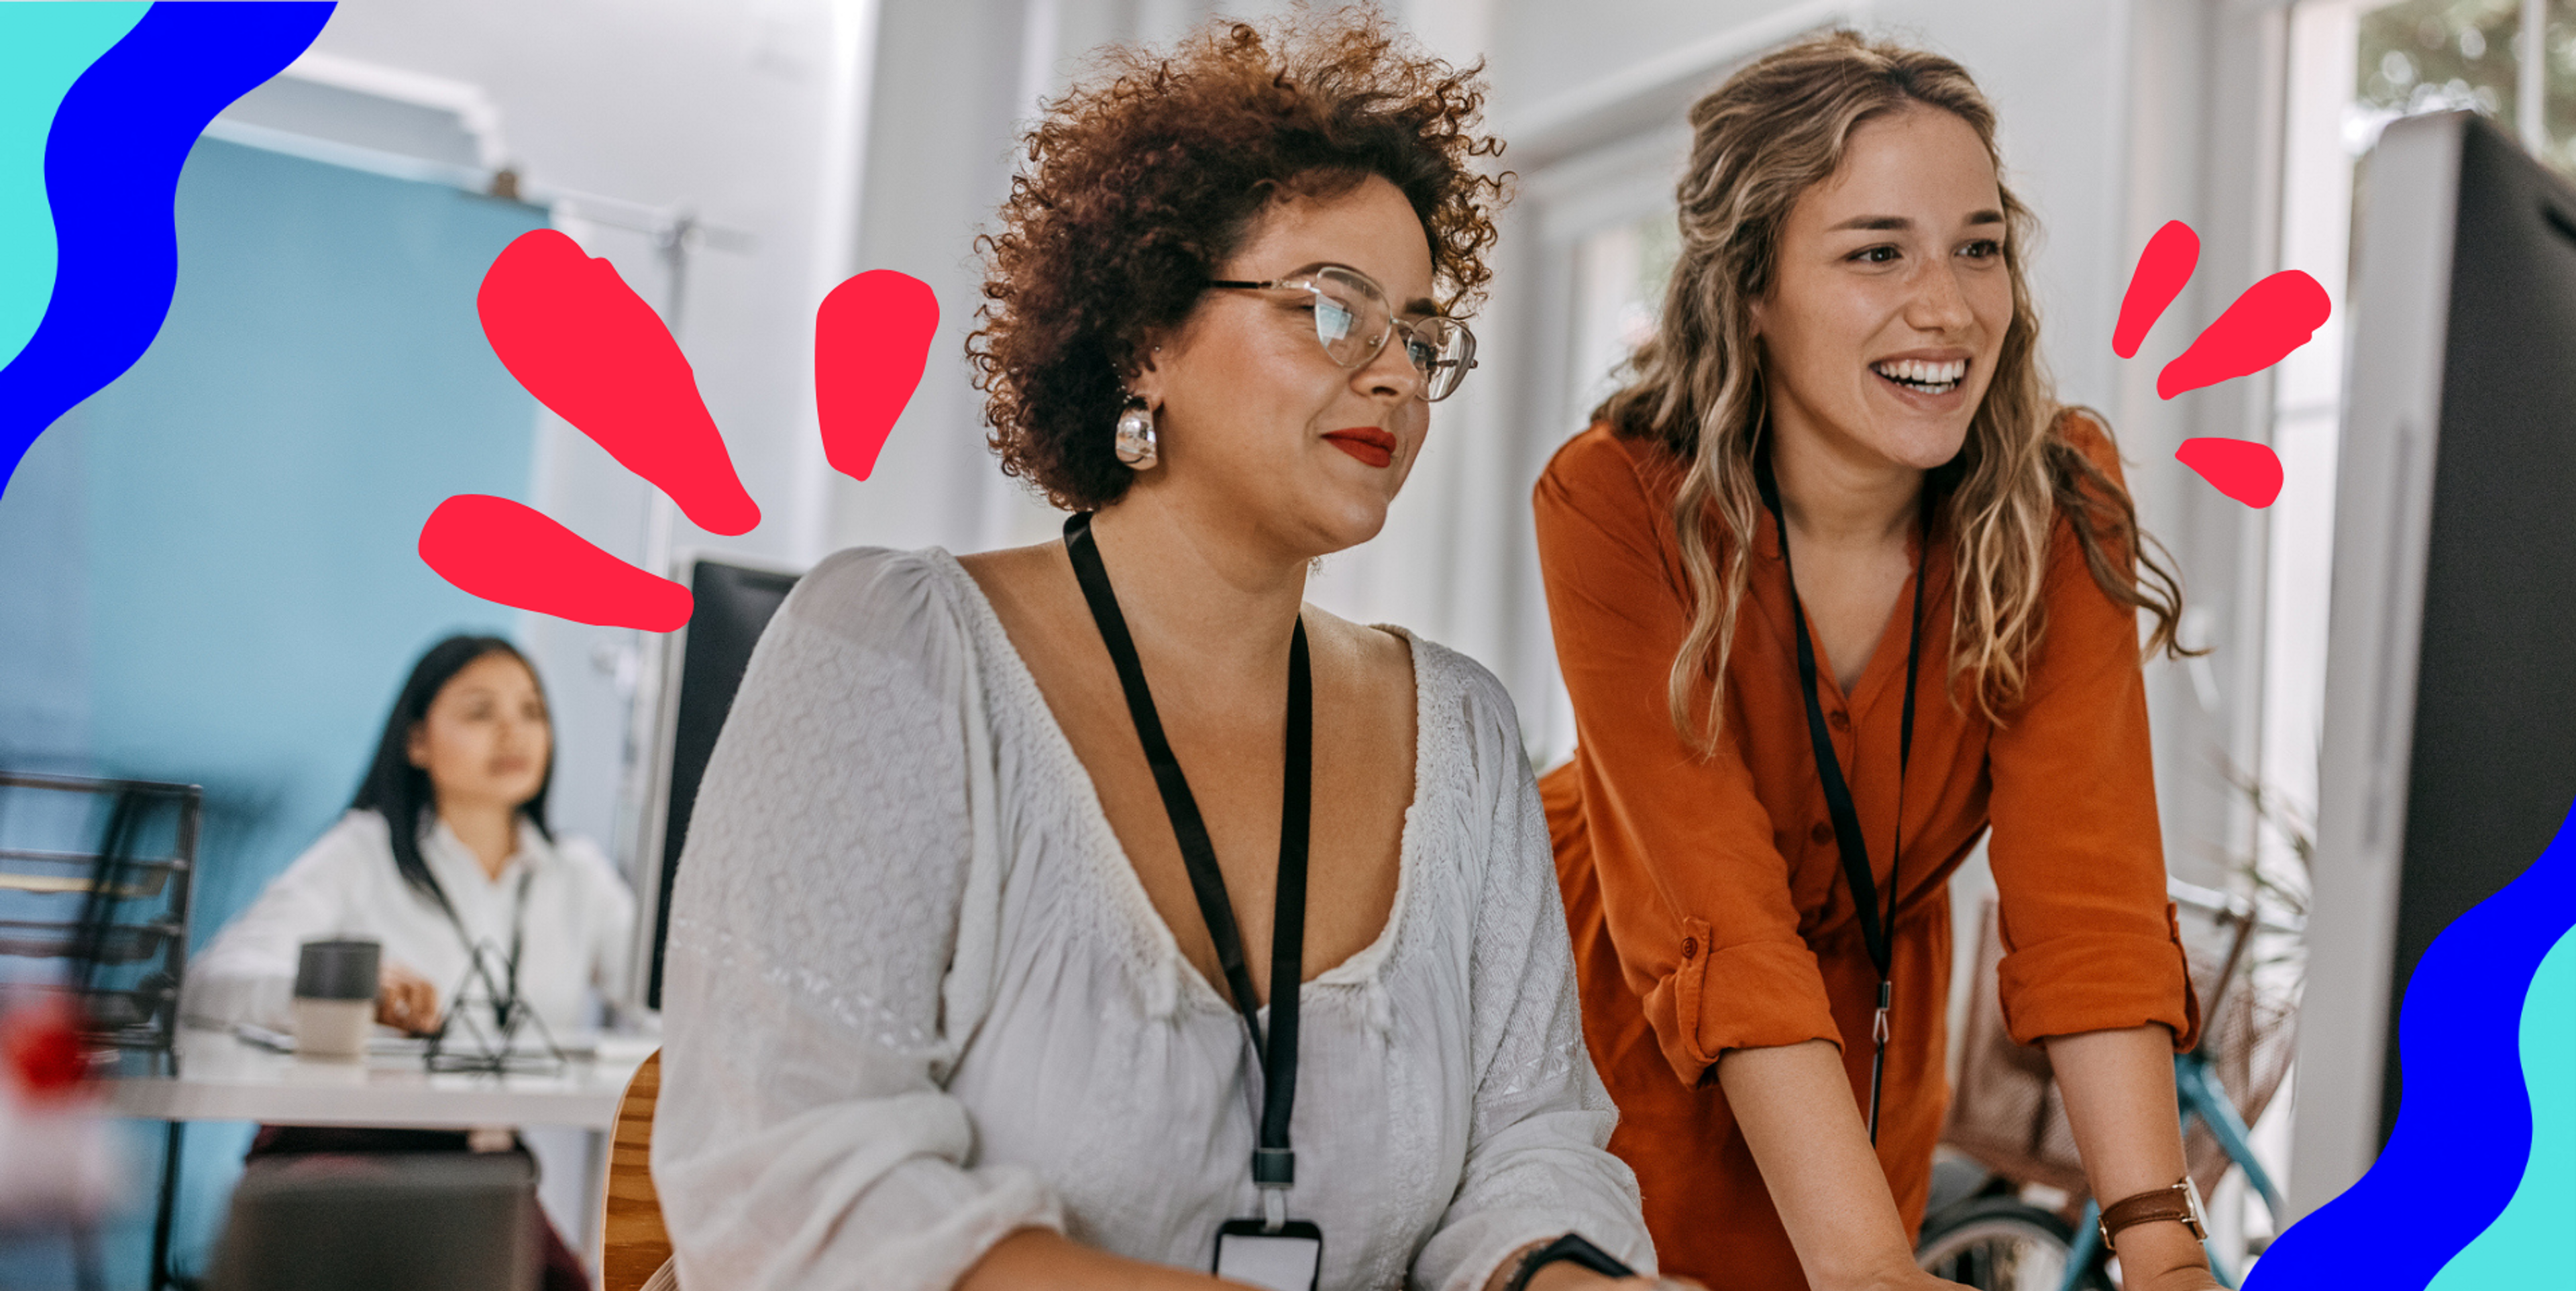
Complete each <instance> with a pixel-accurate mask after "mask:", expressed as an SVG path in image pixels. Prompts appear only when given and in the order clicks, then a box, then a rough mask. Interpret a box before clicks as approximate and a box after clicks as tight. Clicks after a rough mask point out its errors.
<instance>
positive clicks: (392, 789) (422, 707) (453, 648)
mask: <svg viewBox="0 0 2576 1291" xmlns="http://www.w3.org/2000/svg"><path fill="white" fill-rule="evenodd" d="M494 654H506V655H508V656H510V657H511V658H513V659H516V660H518V661H519V662H520V664H522V665H523V666H525V667H526V668H527V670H528V676H529V677H531V678H536V676H537V666H536V665H535V664H532V663H529V662H528V657H527V656H526V655H523V654H521V653H519V648H518V647H517V646H514V645H512V644H510V643H509V642H507V641H504V640H502V639H501V638H499V637H481V636H465V635H462V634H460V635H457V636H452V637H449V638H447V639H446V640H444V641H441V642H439V643H438V644H437V645H434V646H431V647H430V648H429V650H428V652H427V653H425V654H423V655H421V657H420V662H419V663H416V664H413V665H412V667H411V680H409V681H406V682H404V683H403V688H402V694H401V695H400V696H398V697H396V698H395V700H394V710H393V711H392V712H390V713H387V714H385V733H384V735H383V737H382V738H380V739H378V740H377V741H376V760H375V761H374V763H372V764H370V765H369V766H368V767H367V776H366V778H365V779H364V780H361V781H359V782H358V796H357V797H355V798H353V799H351V800H350V801H349V809H350V810H351V811H359V810H366V811H372V812H375V813H376V814H377V815H379V816H382V817H384V818H385V831H386V832H387V833H388V834H390V835H392V837H393V845H394V868H395V869H396V870H398V871H400V872H401V874H402V877H403V882H405V883H408V884H410V885H411V886H412V887H413V889H414V890H416V891H418V892H419V893H420V894H421V895H422V896H425V897H428V898H429V899H430V900H432V901H435V902H437V903H438V904H439V906H440V907H441V908H446V907H447V894H446V893H445V892H443V891H441V890H440V889H439V886H438V879H437V878H436V877H435V876H434V875H432V874H431V873H430V872H429V864H428V862H426V861H423V860H422V859H421V858H420V814H421V813H422V812H424V811H428V810H430V809H431V808H432V807H434V806H435V805H436V800H435V799H434V798H433V797H432V796H431V794H430V788H429V773H428V772H427V771H424V770H422V769H420V768H419V767H416V766H413V765H412V764H411V733H412V730H413V728H415V727H417V726H419V725H420V724H421V723H422V722H424V721H427V720H428V718H429V705H430V701H432V700H435V699H437V698H438V692H440V691H442V690H445V689H447V683H448V682H449V681H451V680H453V679H454V678H455V676H456V674H458V673H460V672H463V671H465V668H466V665H468V664H471V663H473V662H474V661H475V660H477V659H481V658H483V657H484V656H485V655H494ZM545 694H546V684H545V682H544V681H543V680H542V679H539V680H537V698H538V700H539V702H543V701H544V699H545ZM546 717H547V722H548V724H549V725H551V724H552V722H553V720H554V714H553V712H552V711H551V710H549V711H548V712H547V715H546ZM554 783H555V756H554V742H553V741H552V740H551V739H549V740H548V741H547V743H546V774H545V778H544V779H542V780H539V781H538V782H537V796H536V797H534V798H530V799H529V800H528V801H527V802H525V803H523V804H521V805H520V807H519V814H520V815H522V816H525V817H527V818H528V823H529V824H532V825H535V826H536V827H537V832H538V833H539V834H541V835H543V836H544V837H545V839H546V841H547V842H553V841H554V837H555V836H554V831H553V830H551V829H548V828H547V827H546V793H547V791H548V790H551V789H552V788H554Z"/></svg>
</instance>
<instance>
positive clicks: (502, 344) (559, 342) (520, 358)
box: [474, 229, 760, 534]
mask: <svg viewBox="0 0 2576 1291" xmlns="http://www.w3.org/2000/svg"><path fill="white" fill-rule="evenodd" d="M474 303H475V308H476V309H477V311H478V312H480V313H481V314H482V317H483V335H484V336H485V337H487V338H489V339H490V340H491V342H492V352H493V353H495V354H498V355H500V356H501V364H502V366H504V367H507V368H508V369H509V370H510V375H511V376H513V377H515V378H517V379H518V382H519V384H520V385H521V386H522V387H524V388H525V389H526V390H527V392H528V393H529V394H532V395H535V396H536V397H537V401H538V402H539V403H542V404H544V405H545V406H547V407H548V408H551V409H553V410H554V411H555V413H556V415H558V416H560V417H562V418H563V419H564V420H565V421H568V422H571V423H572V424H573V425H575V426H577V427H579V428H580V429H581V432H582V433H583V434H585V435H588V436H590V437H591V438H592V439H593V440H596V441H597V442H598V444H599V446H600V447H601V448H604V449H607V450H608V454H609V456H611V457H614V458H616V459H617V462H618V464H619V465H620V466H623V467H625V468H626V469H628V470H630V471H633V472H635V473H636V474H638V475H641V476H643V477H644V478H645V479H648V480H651V481H652V482H653V483H654V484H656V485H659V486H660V487H661V489H662V491H663V492H664V493H667V494H669V495H670V497H671V501H673V502H675V503H677V504H679V508H680V510H681V511H682V512H683V513H685V514H686V515H687V516H688V517H689V519H690V521H692V522H693V523H695V524H696V525H697V526H698V527H699V528H701V529H704V530H706V531H707V532H709V533H721V534H739V533H749V532H750V531H751V529H752V527H753V526H755V525H757V524H759V523H760V508H759V506H758V505H756V504H754V503H753V502H752V500H751V495H750V494H748V493H745V492H744V491H743V488H742V481H741V479H739V478H738V477H736V476H735V475H734V471H733V459H732V458H731V457H728V456H727V455H726V454H725V445H724V436H723V435H721V434H719V433H718V432H717V430H716V423H715V418H713V417H710V416H708V415H707V405H706V401H705V400H704V399H703V398H701V397H699V395H698V380H697V375H696V373H694V372H692V371H691V370H690V368H689V361H688V359H687V358H686V357H685V356H683V355H682V354H681V353H680V347H679V344H678V343H677V342H675V341H673V340H672V339H671V332H670V329H669V328H666V327H664V326H663V325H662V319H661V317H660V316H659V315H657V314H655V313H654V312H653V309H652V307H651V306H649V305H647V304H645V303H644V302H643V301H642V300H641V299H639V298H637V296H636V295H635V293H634V292H633V291H631V290H629V289H628V288H627V286H626V280H625V279H623V278H620V277H618V276H617V269H616V267H615V266H613V265H611V264H609V263H608V262H607V261H606V260H594V259H592V258H590V257H589V256H586V255H583V254H582V251H581V247H580V246H579V244H577V243H575V242H574V241H573V240H572V239H571V238H568V237H566V236H564V235H563V234H561V233H558V232H556V231H554V230H552V229H538V230H536V231H535V232H532V233H526V234H522V235H520V237H519V238H518V240H516V241H514V242H512V243H511V244H510V245H509V247H508V249H506V250H504V251H502V252H501V255H500V258H499V259H496V260H494V261H493V262H492V268H491V269H490V270H489V271H488V272H486V273H485V274H484V275H483V290H482V291H481V292H480V293H478V294H477V295H476V297H475V300H474Z"/></svg>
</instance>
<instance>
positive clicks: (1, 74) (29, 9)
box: [0, 0, 152, 364]
mask: <svg viewBox="0 0 2576 1291" xmlns="http://www.w3.org/2000/svg"><path fill="white" fill-rule="evenodd" d="M151 7H152V6H151V5H149V4H146V3H143V2H142V0H131V2H128V0H107V2H105V3H95V4H93V3H78V2H76V0H28V3H24V4H12V5H10V6H9V7H8V10H7V12H6V13H0V32H5V33H6V34H5V35H0V41H5V43H6V44H7V45H8V46H9V54H8V57H7V58H6V59H0V364H6V363H7V362H8V361H9V360H10V359H12V358H15V357H17V354H18V351H20V350H22V349H25V348H26V347H27V338H29V337H31V336H34V335H35V334H36V324H37V323H38V322H40V321H42V320H43V319H44V317H45V302H46V301H47V300H49V299H51V298H52V297H53V294H54V259H55V243H54V217H53V213H52V211H51V210H50V209H49V208H48V207H47V205H46V203H45V136H46V134H47V132H48V131H50V130H51V129H52V128H53V124H54V110H55V109H56V108H59V107H61V106H62V102H63V95H64V94H66V93H69V92H70V90H71V88H72V82H73V81H74V80H75V79H77V78H78V77H79V76H80V74H81V72H82V71H83V70H84V69H86V68H87V67H88V66H89V65H90V64H92V63H95V62H97V61H98V58H99V55H101V54H104V53H106V52H107V51H108V50H109V49H110V48H113V47H114V46H115V44H116V42H118V41H120V40H123V39H125V33H127V32H129V31H132V30H133V29H134V24H136V23H138V22H141V21H142V20H143V11H144V10H146V9H149V8H151Z"/></svg>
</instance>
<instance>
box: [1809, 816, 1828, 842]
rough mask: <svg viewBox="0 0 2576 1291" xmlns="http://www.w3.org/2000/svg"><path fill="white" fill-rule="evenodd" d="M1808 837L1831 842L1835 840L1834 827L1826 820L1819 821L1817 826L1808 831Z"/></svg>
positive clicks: (1817, 840)
mask: <svg viewBox="0 0 2576 1291" xmlns="http://www.w3.org/2000/svg"><path fill="white" fill-rule="evenodd" d="M1807 837H1808V838H1811V839H1813V840H1815V841H1816V842H1818V843H1830V842H1832V841H1834V827H1833V826H1832V825H1829V824H1827V823H1825V822H1824V821H1821V820H1820V821H1817V822H1816V827H1815V828H1814V829H1810V830H1808V831H1807Z"/></svg>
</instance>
